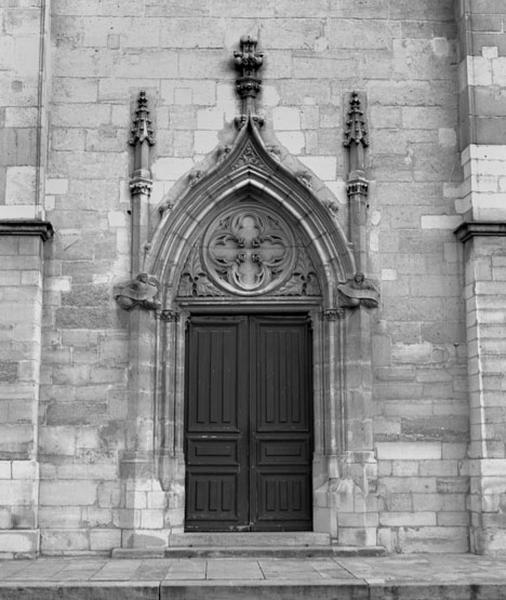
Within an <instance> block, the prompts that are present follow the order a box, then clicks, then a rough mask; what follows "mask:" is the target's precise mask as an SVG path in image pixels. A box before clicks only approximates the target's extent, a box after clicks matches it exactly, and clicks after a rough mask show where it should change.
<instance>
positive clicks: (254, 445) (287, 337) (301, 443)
mask: <svg viewBox="0 0 506 600" xmlns="http://www.w3.org/2000/svg"><path fill="white" fill-rule="evenodd" d="M311 354H312V352H311V331H310V323H309V319H308V315H307V314H304V313H300V312H299V313H289V314H286V313H272V312H271V313H258V312H248V313H239V314H234V315H229V314H228V315H227V314H224V313H221V314H219V313H218V314H216V313H215V314H195V315H192V316H191V318H190V320H189V328H188V333H187V344H186V401H185V460H186V486H185V487H186V510H185V529H186V530H187V531H309V530H312V468H311V465H312V455H313V422H312V412H313V411H312V404H313V398H312V381H311V379H312V377H311V374H312V359H311Z"/></svg>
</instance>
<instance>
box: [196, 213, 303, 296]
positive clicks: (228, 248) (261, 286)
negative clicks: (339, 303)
mask: <svg viewBox="0 0 506 600" xmlns="http://www.w3.org/2000/svg"><path fill="white" fill-rule="evenodd" d="M294 246H295V244H294V240H293V236H292V234H291V232H290V230H289V228H288V226H287V225H286V224H285V223H283V222H282V221H281V220H280V219H279V218H278V217H277V216H275V215H274V214H272V213H270V211H267V210H266V209H263V208H262V209H261V208H258V207H254V206H240V207H236V208H234V209H232V210H229V211H227V212H226V213H225V214H224V215H222V216H220V217H219V218H218V219H216V220H215V221H214V222H213V223H211V225H210V227H209V228H208V230H207V232H206V234H205V236H204V247H203V253H202V258H203V262H204V265H205V266H206V271H207V273H209V276H210V277H211V279H213V280H214V281H215V283H217V284H218V285H219V286H221V287H223V288H224V289H225V290H227V291H229V292H234V293H239V294H242V295H245V294H246V295H249V294H258V293H265V292H266V291H268V290H270V289H272V288H273V287H274V286H276V285H278V284H279V283H281V282H282V281H283V280H285V279H286V277H287V276H288V275H289V274H290V272H291V271H292V268H293V263H294V259H295V251H294Z"/></svg>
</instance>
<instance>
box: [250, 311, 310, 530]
mask: <svg viewBox="0 0 506 600" xmlns="http://www.w3.org/2000/svg"><path fill="white" fill-rule="evenodd" d="M250 331H251V356H252V360H251V365H250V366H251V390H252V392H251V395H252V402H251V421H252V423H253V424H254V427H253V428H252V429H253V430H252V435H251V445H252V456H254V464H252V469H251V477H250V480H251V489H252V490H254V491H253V492H252V496H251V508H252V529H255V530H305V529H311V525H312V504H311V498H312V493H311V489H312V488H311V460H312V418H311V416H312V412H311V408H312V402H311V355H310V332H309V327H308V324H307V322H306V319H305V317H296V316H291V317H282V316H265V317H263V316H255V317H251V323H250Z"/></svg>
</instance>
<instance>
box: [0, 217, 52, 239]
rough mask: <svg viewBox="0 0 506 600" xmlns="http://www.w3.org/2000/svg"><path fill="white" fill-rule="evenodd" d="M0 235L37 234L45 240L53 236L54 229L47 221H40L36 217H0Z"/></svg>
mask: <svg viewBox="0 0 506 600" xmlns="http://www.w3.org/2000/svg"><path fill="white" fill-rule="evenodd" d="M0 235H17V236H22V235H30V236H39V237H41V238H42V241H43V242H45V241H46V240H48V239H50V238H52V237H53V235H54V229H53V226H52V225H51V223H50V222H49V221H40V220H37V219H1V220H0Z"/></svg>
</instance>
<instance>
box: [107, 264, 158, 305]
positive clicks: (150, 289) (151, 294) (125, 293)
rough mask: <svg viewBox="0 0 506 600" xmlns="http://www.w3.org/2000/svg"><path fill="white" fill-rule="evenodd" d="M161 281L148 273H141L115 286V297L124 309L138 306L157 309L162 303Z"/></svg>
mask: <svg viewBox="0 0 506 600" xmlns="http://www.w3.org/2000/svg"><path fill="white" fill-rule="evenodd" d="M159 292H160V283H159V282H158V280H157V279H156V277H153V276H151V275H148V274H147V273H140V274H139V275H137V277H136V278H135V279H131V280H130V281H127V282H125V283H121V284H118V285H116V286H114V292H113V294H114V299H115V300H116V302H117V303H118V304H119V305H120V306H121V308H123V309H124V310H132V309H133V308H135V307H136V306H138V307H139V308H145V309H148V310H157V309H159V308H160V306H161V303H160V300H159V299H158V295H159Z"/></svg>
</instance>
